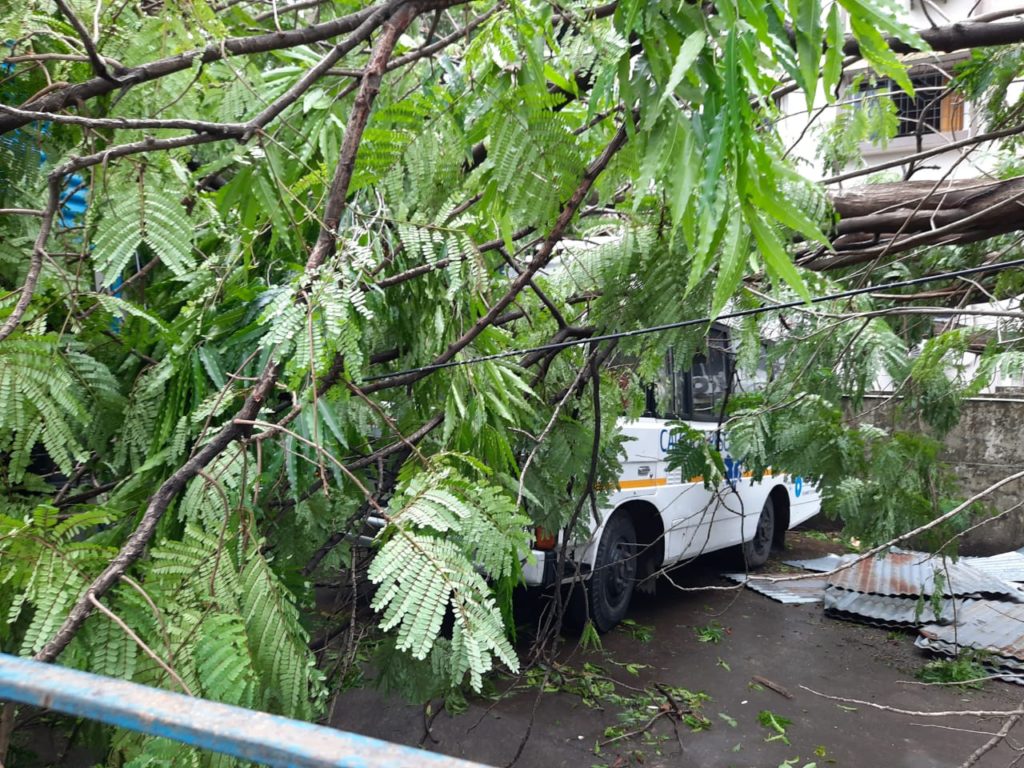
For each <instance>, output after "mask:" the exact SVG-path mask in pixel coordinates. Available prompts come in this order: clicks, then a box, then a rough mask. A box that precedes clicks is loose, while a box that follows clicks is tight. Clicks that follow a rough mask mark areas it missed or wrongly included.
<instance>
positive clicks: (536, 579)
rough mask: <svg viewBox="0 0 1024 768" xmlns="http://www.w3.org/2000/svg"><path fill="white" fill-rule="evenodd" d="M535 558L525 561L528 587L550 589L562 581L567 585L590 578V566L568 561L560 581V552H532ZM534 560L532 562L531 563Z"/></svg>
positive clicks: (538, 550)
mask: <svg viewBox="0 0 1024 768" xmlns="http://www.w3.org/2000/svg"><path fill="white" fill-rule="evenodd" d="M532 554H533V557H532V558H527V559H526V560H524V561H523V563H522V566H523V581H524V582H526V586H527V587H540V588H544V587H550V586H552V585H553V584H555V583H558V582H559V581H561V583H563V584H565V583H568V582H570V581H573V580H575V579H577V578H582V579H585V578H587V577H588V576H590V566H589V565H587V564H586V563H577V562H575V561H574V560H569V559H567V560H566V562H565V566H564V567H563V569H562V578H561V579H560V580H559V579H558V577H557V576H558V552H551V551H544V550H540V549H534V550H532ZM531 560H532V562H531Z"/></svg>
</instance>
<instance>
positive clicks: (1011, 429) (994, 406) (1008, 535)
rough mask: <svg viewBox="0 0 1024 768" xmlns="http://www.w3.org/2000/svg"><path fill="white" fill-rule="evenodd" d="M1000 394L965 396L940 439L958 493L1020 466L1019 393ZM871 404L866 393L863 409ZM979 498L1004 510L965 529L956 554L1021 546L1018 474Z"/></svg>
mask: <svg viewBox="0 0 1024 768" xmlns="http://www.w3.org/2000/svg"><path fill="white" fill-rule="evenodd" d="M1000 394H1001V395H1003V397H991V398H979V399H974V400H970V401H968V402H966V403H965V404H964V408H963V414H962V416H961V419H960V423H959V424H958V425H957V426H956V428H955V429H953V430H952V431H951V432H950V433H949V434H948V435H947V436H946V439H945V441H944V442H945V445H946V449H945V451H944V455H943V457H942V458H943V459H944V460H945V461H947V462H948V463H949V464H950V466H952V467H953V469H954V471H955V472H956V474H957V476H958V477H959V478H960V482H961V489H962V494H963V496H964V498H969V497H970V496H973V495H974V494H976V493H978V492H980V491H983V490H985V489H986V488H988V487H989V486H991V485H992V484H994V483H996V482H998V481H999V480H1001V479H1003V478H1004V477H1006V476H1007V475H1011V474H1013V473H1015V472H1020V471H1022V470H1024V434H1022V429H1024V393H1016V392H1004V393H1000ZM877 404H878V400H876V399H874V398H871V399H867V400H866V401H865V409H866V410H871V409H872V407H874V406H877ZM886 410H887V409H886ZM871 421H873V422H875V421H877V423H878V424H879V425H880V426H882V425H887V416H886V414H885V413H883V412H882V410H878V411H875V415H874V416H873V417H872V418H871ZM985 500H986V501H987V503H988V504H989V505H990V506H991V507H993V508H994V509H995V511H996V512H997V513H1003V512H1005V514H1003V515H1002V517H1000V518H998V519H995V520H991V521H989V522H986V523H985V524H984V525H981V526H979V527H977V528H975V529H974V530H972V531H970V532H968V533H967V534H966V535H965V536H964V538H963V539H962V541H961V545H960V552H961V554H965V555H993V554H996V553H999V552H1007V551H1009V550H1012V549H1018V548H1020V547H1024V480H1014V481H1013V482H1011V483H1007V484H1006V485H1004V486H1002V487H1001V488H999V489H998V490H996V491H994V492H993V493H992V494H990V495H989V496H988V497H986V499H985ZM975 522H976V523H980V522H981V520H977V521H975Z"/></svg>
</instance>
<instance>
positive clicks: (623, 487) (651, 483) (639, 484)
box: [598, 469, 772, 491]
mask: <svg viewBox="0 0 1024 768" xmlns="http://www.w3.org/2000/svg"><path fill="white" fill-rule="evenodd" d="M753 476H754V473H753V472H750V471H749V470H748V471H746V472H744V473H743V477H753ZM763 476H764V477H771V476H772V471H771V470H770V469H766V470H765V471H764V475H763ZM687 482H690V483H703V482H704V475H694V476H693V477H691V478H690V479H689V480H688V481H687ZM662 485H668V478H667V477H652V478H650V479H643V480H619V490H620V491H628V490H632V489H635V488H657V487H659V486H662ZM598 490H601V488H598Z"/></svg>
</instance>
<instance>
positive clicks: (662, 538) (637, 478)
mask: <svg viewBox="0 0 1024 768" xmlns="http://www.w3.org/2000/svg"><path fill="white" fill-rule="evenodd" d="M667 358H668V359H667V361H666V364H665V367H664V370H663V376H662V380H661V381H659V382H657V383H656V384H655V385H654V386H652V387H650V388H649V390H648V408H647V413H646V414H645V416H643V417H641V418H638V419H632V420H627V419H622V420H620V421H619V427H620V429H621V430H622V432H623V433H624V434H625V435H626V436H627V437H629V438H632V439H631V440H630V441H628V442H627V443H626V446H625V449H626V453H627V455H626V459H625V461H624V462H623V464H622V476H621V477H620V478H619V481H618V488H617V490H616V491H615V492H614V493H612V494H611V495H610V496H609V498H608V503H607V506H605V507H604V508H603V509H601V510H600V513H601V521H600V524H599V525H598V526H597V527H596V529H595V530H594V531H593V534H592V535H591V536H590V538H589V539H588V540H587V541H580V542H573V543H571V544H570V546H569V547H568V548H567V562H566V563H565V570H564V572H563V574H562V578H561V579H559V578H558V577H557V575H556V572H555V571H556V564H557V562H558V555H559V552H558V550H559V549H560V547H559V545H558V541H557V539H556V537H554V536H549V535H545V534H543V533H540V534H539V535H538V537H537V542H536V544H535V548H534V550H533V555H534V557H533V561H532V562H530V561H527V562H525V563H524V564H523V574H524V577H525V580H526V584H527V585H528V586H533V587H548V586H552V585H554V584H555V583H556V582H558V581H561V583H568V582H571V581H573V580H575V579H579V580H581V581H583V582H584V585H585V590H584V592H585V601H586V608H587V615H588V616H589V618H590V620H591V621H592V622H593V624H594V626H595V627H596V628H597V630H598V631H600V632H607V631H608V630H610V629H612V628H613V627H614V626H615V625H616V624H618V623H619V622H620V621H621V620H622V619H623V617H624V616H625V615H626V611H627V610H628V608H629V602H630V599H631V597H632V595H633V591H634V589H635V588H636V587H637V585H638V584H641V583H643V582H645V581H646V582H648V583H650V582H651V581H652V580H653V576H654V575H655V574H657V573H658V572H659V571H661V570H662V569H664V568H667V567H671V566H673V565H677V564H679V563H681V562H683V561H685V560H688V559H690V558H693V557H696V556H697V555H700V554H703V553H706V552H714V551H715V550H720V549H725V548H727V547H736V548H737V553H738V554H740V555H742V560H743V561H745V563H746V566H747V567H748V568H756V567H758V566H760V565H763V564H764V562H765V561H766V560H767V559H768V555H769V553H770V552H771V549H772V546H773V545H774V546H781V545H782V543H783V538H784V536H785V533H786V531H787V530H788V529H790V528H792V527H793V526H796V525H799V524H800V523H802V522H804V521H805V520H807V519H808V518H810V517H812V516H813V515H816V514H817V513H818V511H819V510H820V508H821V503H820V497H819V495H818V493H817V490H816V489H815V488H814V487H813V486H812V485H810V484H806V483H804V482H803V480H802V478H800V477H793V476H791V475H789V474H786V473H785V472H784V471H778V470H775V471H771V472H768V473H766V474H765V476H764V477H752V476H751V473H750V472H749V471H744V470H743V467H742V466H741V464H740V462H739V461H738V460H736V459H735V458H733V457H731V456H729V455H728V451H727V450H726V448H725V446H723V445H722V440H723V437H722V435H721V433H720V430H719V425H720V417H721V412H722V407H723V401H724V400H725V398H726V397H727V396H728V393H729V386H730V382H732V383H733V389H734V391H737V390H739V391H742V390H743V389H747V390H749V389H750V387H751V386H756V385H757V381H756V379H757V378H761V377H760V376H758V377H754V379H755V380H754V381H747V382H742V381H739V380H738V378H737V377H736V375H735V366H734V356H733V354H732V350H731V347H730V340H729V329H728V328H726V327H724V326H720V325H716V326H715V327H714V328H713V329H712V331H711V333H710V334H709V337H708V352H707V354H706V355H705V354H698V355H696V356H695V357H694V358H693V359H692V360H688V361H678V362H677V361H674V360H673V356H672V354H671V353H669V354H668V356H667ZM684 363H685V364H684ZM672 421H676V422H679V421H681V422H684V423H686V424H688V425H689V426H690V427H692V428H693V429H695V430H699V431H700V432H703V433H704V434H705V435H706V437H707V439H708V440H710V441H714V442H716V443H718V447H719V449H720V450H721V451H722V455H723V458H724V459H725V465H726V469H727V477H728V480H727V481H726V482H723V483H721V484H720V486H719V487H717V488H713V489H708V488H705V486H704V478H703V477H682V476H681V474H680V471H679V470H678V469H676V470H674V471H669V469H668V460H667V455H666V454H667V453H668V450H669V447H670V445H671V443H672V440H673V435H672V427H671V424H670V422H672Z"/></svg>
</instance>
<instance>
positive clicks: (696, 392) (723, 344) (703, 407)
mask: <svg viewBox="0 0 1024 768" xmlns="http://www.w3.org/2000/svg"><path fill="white" fill-rule="evenodd" d="M731 375H732V371H731V366H730V360H729V337H728V335H727V334H726V333H725V331H723V330H720V329H717V328H714V329H712V330H711V332H710V333H709V334H708V351H707V354H697V355H694V357H693V365H692V366H691V367H690V375H689V379H690V382H691V383H690V386H691V390H692V392H691V396H692V398H693V399H692V403H693V405H692V408H693V411H692V416H691V418H693V419H701V420H716V419H717V418H718V416H719V414H720V413H721V410H722V406H723V405H724V403H725V397H726V392H728V389H729V379H730V377H731Z"/></svg>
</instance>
